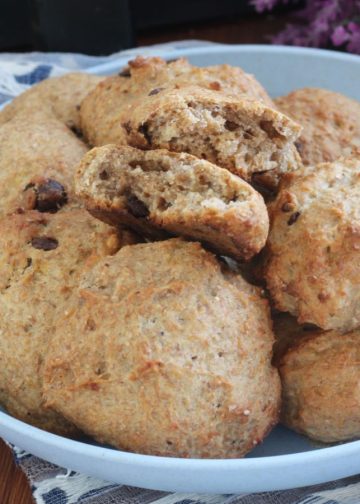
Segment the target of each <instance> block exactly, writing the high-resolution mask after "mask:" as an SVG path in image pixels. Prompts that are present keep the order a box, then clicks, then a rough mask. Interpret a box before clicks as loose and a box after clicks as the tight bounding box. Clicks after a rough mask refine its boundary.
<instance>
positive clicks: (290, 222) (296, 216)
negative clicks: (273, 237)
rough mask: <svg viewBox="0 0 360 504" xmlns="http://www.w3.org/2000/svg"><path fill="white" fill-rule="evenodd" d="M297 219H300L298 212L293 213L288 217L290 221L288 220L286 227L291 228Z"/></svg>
mask: <svg viewBox="0 0 360 504" xmlns="http://www.w3.org/2000/svg"><path fill="white" fill-rule="evenodd" d="M299 217H300V212H294V213H293V214H292V215H291V216H290V219H289V220H288V225H289V226H292V225H293V224H295V222H296V221H297V220H298V218H299Z"/></svg>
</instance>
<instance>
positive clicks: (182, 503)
mask: <svg viewBox="0 0 360 504" xmlns="http://www.w3.org/2000/svg"><path fill="white" fill-rule="evenodd" d="M200 44H201V45H205V44H207V43H206V42H199V41H184V42H174V43H169V44H162V45H158V46H152V47H151V48H139V49H135V50H129V51H123V52H121V53H117V54H113V55H111V56H107V57H92V56H85V55H81V54H61V53H55V54H54V53H52V54H51V53H47V54H43V53H30V54H11V53H9V54H6V53H3V54H0V105H1V104H2V103H4V102H6V101H8V100H10V99H12V98H13V97H15V96H17V95H18V94H19V93H21V92H22V91H25V90H26V89H27V88H28V87H30V86H31V85H33V84H35V83H37V82H39V81H41V80H43V79H45V78H47V77H54V76H56V75H61V74H63V73H65V72H68V71H76V70H85V69H90V68H91V67H93V66H95V65H96V66H97V65H99V64H102V63H106V62H110V61H114V60H116V59H118V58H120V57H121V58H123V57H126V56H128V57H132V56H135V55H136V54H144V53H147V54H157V55H159V54H160V55H161V53H162V52H168V51H169V50H171V49H183V48H186V47H193V46H195V45H200ZM12 449H13V452H14V456H15V459H16V461H17V463H18V464H19V466H20V467H21V469H22V470H23V471H24V472H25V474H26V476H27V477H28V479H29V483H30V485H31V488H32V491H33V496H34V500H35V502H36V504H77V503H81V504H360V475H359V476H353V477H351V478H346V479H342V480H338V481H333V482H330V483H327V484H323V485H316V486H312V487H306V488H296V489H294V490H283V491H278V492H262V493H257V494H242V495H203V494H202V495H197V494H169V493H166V492H156V491H153V490H144V489H141V488H133V487H128V486H123V485H115V484H113V483H110V482H106V481H102V480H98V479H96V478H92V477H89V476H86V475H84V474H79V473H76V472H73V471H69V470H67V469H64V468H61V467H58V466H56V465H54V464H50V463H49V462H46V461H44V460H41V459H39V458H37V457H35V456H33V455H31V454H29V453H26V452H24V451H23V450H21V449H19V448H17V447H14V446H12ZM1 504H2V503H1ZM4 504H5V503H4Z"/></svg>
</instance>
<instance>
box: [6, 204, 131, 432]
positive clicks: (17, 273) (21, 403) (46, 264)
mask: <svg viewBox="0 0 360 504" xmlns="http://www.w3.org/2000/svg"><path fill="white" fill-rule="evenodd" d="M128 238H129V235H125V236H123V235H121V234H119V233H117V231H116V230H115V229H114V228H112V227H110V226H107V225H106V224H104V223H102V222H100V221H98V220H96V219H94V218H92V217H91V216H90V215H89V214H88V212H86V210H85V209H71V208H69V209H68V207H65V208H63V209H62V210H60V211H59V212H57V213H54V214H50V213H40V212H38V211H29V212H25V213H21V214H13V215H11V216H9V217H6V218H4V219H2V220H1V221H0V333H1V338H0V402H1V403H2V404H3V405H4V406H5V408H6V409H7V410H8V411H9V413H10V414H12V415H14V416H15V417H17V418H19V419H21V420H23V421H25V422H27V423H30V424H32V425H35V426H37V427H40V428H43V429H46V430H50V431H53V432H56V433H59V434H64V435H74V434H75V433H76V431H77V429H76V428H75V427H74V425H72V424H71V423H69V422H67V421H65V420H64V419H63V417H62V416H60V415H58V414H56V413H54V412H52V411H50V410H47V409H45V407H44V405H43V400H42V395H41V394H42V391H41V387H42V380H41V377H40V372H41V367H42V363H43V359H44V356H45V354H46V351H47V349H48V345H49V343H50V341H51V338H52V335H53V332H54V328H55V326H56V325H58V324H59V323H60V320H61V319H63V318H64V317H65V318H66V313H67V311H68V310H69V307H70V309H71V303H70V304H69V305H68V304H67V303H68V302H69V298H70V296H71V293H72V290H73V289H74V288H75V286H76V285H77V282H78V278H79V274H80V270H81V269H82V268H83V267H85V266H86V264H88V263H90V264H91V265H92V264H94V263H95V262H96V260H97V259H99V258H100V257H103V256H106V255H107V254H112V253H114V252H116V251H117V250H118V248H119V247H120V245H121V244H122V243H123V241H125V243H126V240H127V239H128Z"/></svg>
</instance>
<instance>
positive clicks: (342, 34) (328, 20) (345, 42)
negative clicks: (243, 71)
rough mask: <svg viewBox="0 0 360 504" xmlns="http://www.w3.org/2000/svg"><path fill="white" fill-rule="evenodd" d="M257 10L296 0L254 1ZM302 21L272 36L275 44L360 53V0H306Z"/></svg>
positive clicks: (299, 14)
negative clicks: (331, 47)
mask: <svg viewBox="0 0 360 504" xmlns="http://www.w3.org/2000/svg"><path fill="white" fill-rule="evenodd" d="M250 3H251V4H252V5H253V6H254V7H255V9H256V10H257V11H258V12H264V11H266V10H271V9H273V8H274V7H275V6H276V5H278V4H281V3H283V4H285V3H297V0H251V2H250ZM297 17H298V20H299V22H298V23H296V24H290V25H287V26H286V28H285V30H283V31H282V32H280V33H279V34H277V35H276V36H275V37H273V39H272V42H273V43H275V44H289V45H301V46H307V47H328V46H335V47H340V46H341V47H342V48H344V49H346V50H347V51H350V52H353V53H357V54H360V0H307V1H306V4H305V8H304V9H302V10H301V11H299V12H298V13H297Z"/></svg>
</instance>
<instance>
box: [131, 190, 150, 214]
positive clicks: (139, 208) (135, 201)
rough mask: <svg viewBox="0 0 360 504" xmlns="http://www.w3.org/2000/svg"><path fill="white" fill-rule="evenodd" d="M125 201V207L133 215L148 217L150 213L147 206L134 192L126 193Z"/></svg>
mask: <svg viewBox="0 0 360 504" xmlns="http://www.w3.org/2000/svg"><path fill="white" fill-rule="evenodd" d="M126 198H127V201H126V207H127V210H128V211H129V212H130V213H131V214H132V215H133V216H134V217H142V218H145V217H148V215H149V214H150V212H149V209H148V207H147V206H146V205H145V203H143V202H142V201H141V200H139V198H138V197H137V196H135V194H128V195H127V196H126Z"/></svg>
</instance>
